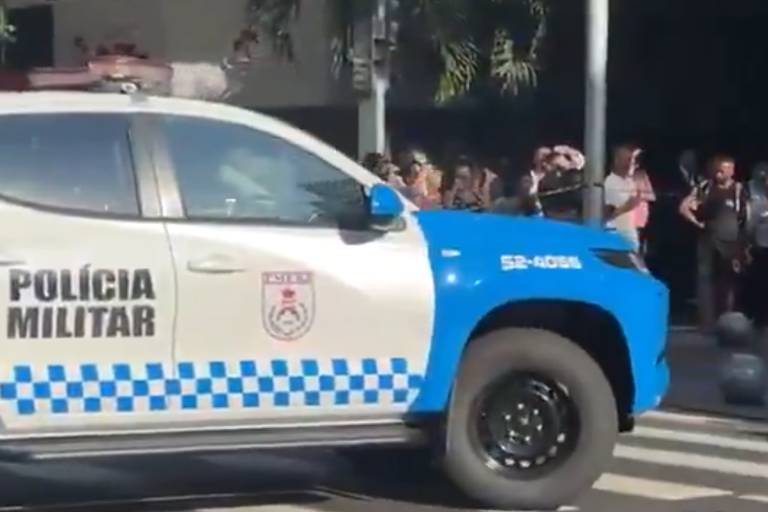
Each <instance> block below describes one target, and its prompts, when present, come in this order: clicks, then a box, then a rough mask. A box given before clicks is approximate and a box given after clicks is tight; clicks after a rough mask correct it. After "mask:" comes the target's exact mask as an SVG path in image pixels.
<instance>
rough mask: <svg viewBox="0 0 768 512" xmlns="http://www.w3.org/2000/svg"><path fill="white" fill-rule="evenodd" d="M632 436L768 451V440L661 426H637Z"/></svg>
mask: <svg viewBox="0 0 768 512" xmlns="http://www.w3.org/2000/svg"><path fill="white" fill-rule="evenodd" d="M631 437H639V438H645V439H661V440H667V441H677V442H681V443H690V444H700V445H706V446H717V447H720V448H732V449H734V450H745V451H750V452H757V453H768V442H765V441H753V440H750V439H737V438H735V437H729V436H720V435H714V434H699V433H694V432H683V431H677V430H665V429H660V428H650V427H635V430H634V432H632V434H631Z"/></svg>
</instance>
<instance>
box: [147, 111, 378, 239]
mask: <svg viewBox="0 0 768 512" xmlns="http://www.w3.org/2000/svg"><path fill="white" fill-rule="evenodd" d="M161 124H162V126H163V129H164V130H165V133H166V136H167V139H168V143H169V151H170V155H171V159H172V161H173V164H174V168H175V170H176V177H177V180H178V183H179V188H180V193H181V197H182V201H183V204H184V209H185V214H186V217H187V218H188V219H190V220H213V221H226V220H237V221H254V222H264V223H274V224H288V225H300V226H301V225H305V226H326V227H332V226H333V227H335V226H342V225H343V226H344V227H351V226H354V225H357V224H358V223H359V222H361V221H362V220H363V219H364V216H365V211H366V209H365V200H364V197H365V196H364V193H363V188H362V186H361V185H360V184H359V183H358V182H357V181H356V180H355V179H353V178H351V177H350V176H348V175H346V174H345V173H344V172H342V171H341V170H339V169H336V168H335V167H333V166H331V165H330V164H328V163H326V162H325V161H324V160H321V159H320V158H319V157H316V156H314V155H312V154H310V153H308V152H306V151H305V150H303V149H301V148H299V147H297V146H295V145H293V144H290V143H289V142H287V141H284V140H282V139H279V138H277V137H273V136H271V135H268V134H266V133H262V132H259V131H256V130H253V129H251V128H248V127H246V126H241V125H237V124H230V123H225V122H220V121H212V120H206V119H196V118H190V117H183V116H166V117H163V118H162V122H161Z"/></svg>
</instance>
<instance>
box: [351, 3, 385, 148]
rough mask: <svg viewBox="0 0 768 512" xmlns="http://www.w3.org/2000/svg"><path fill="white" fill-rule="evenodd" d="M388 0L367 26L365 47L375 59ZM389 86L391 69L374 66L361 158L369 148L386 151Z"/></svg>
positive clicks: (362, 107) (362, 106)
mask: <svg viewBox="0 0 768 512" xmlns="http://www.w3.org/2000/svg"><path fill="white" fill-rule="evenodd" d="M387 4H388V0H377V1H376V4H375V7H374V10H373V12H372V13H371V19H370V23H366V24H365V25H364V26H365V28H366V29H367V33H366V34H365V36H363V37H365V39H366V41H365V43H363V47H365V46H367V48H365V51H366V52H367V56H368V57H369V58H371V59H372V52H373V51H374V48H373V42H372V38H373V35H374V33H375V32H376V30H377V28H376V27H383V26H384V25H385V23H386V20H387ZM388 89H389V76H388V72H387V71H385V72H384V73H381V72H377V70H376V69H375V68H374V66H372V69H371V94H370V96H369V97H367V98H365V99H363V100H361V101H360V103H359V106H358V153H359V156H360V158H362V157H363V156H365V155H366V154H367V153H369V152H373V153H381V154H384V153H385V152H386V149H387V148H386V97H387V90H388Z"/></svg>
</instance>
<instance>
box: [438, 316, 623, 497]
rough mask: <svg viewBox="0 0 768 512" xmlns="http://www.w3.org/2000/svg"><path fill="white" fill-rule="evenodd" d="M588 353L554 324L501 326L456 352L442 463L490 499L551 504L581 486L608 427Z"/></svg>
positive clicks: (613, 435) (601, 453) (594, 467)
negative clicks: (544, 327)
mask: <svg viewBox="0 0 768 512" xmlns="http://www.w3.org/2000/svg"><path fill="white" fill-rule="evenodd" d="M615 404H616V403H615V400H614V395H613V392H612V390H611V386H610V384H609V383H608V381H607V379H606V377H605V375H604V374H603V372H602V370H601V369H600V367H599V366H598V365H597V363H596V362H595V361H594V360H593V359H592V358H591V357H590V356H589V355H588V354H587V353H586V352H585V351H584V350H582V349H581V348H580V347H578V346H577V345H576V344H574V343H573V342H571V341H569V340H567V339H565V338H563V337H562V336H559V335H557V334H554V333H551V332H547V331H541V330H534V329H504V330H500V331H495V332H492V333H490V334H488V335H485V336H483V337H482V338H480V339H476V340H474V341H473V342H472V344H471V345H470V346H469V348H468V349H467V351H466V353H465V355H464V359H463V360H462V363H461V366H460V369H459V374H458V378H457V381H456V386H455V389H454V393H453V396H452V398H451V404H450V408H449V411H448V415H447V421H446V433H445V435H446V439H445V442H446V444H445V458H444V465H445V469H446V472H447V474H448V476H449V477H450V478H451V479H452V480H453V482H454V483H455V484H456V485H457V486H458V487H459V488H460V489H462V490H463V492H465V493H466V494H468V495H469V496H471V497H472V498H475V499H477V500H478V501H480V502H482V503H484V504H486V505H487V506H490V507H493V508H501V509H504V508H513V509H534V510H554V509H557V508H558V507H559V506H562V505H567V504H570V503H569V502H571V501H572V500H573V499H574V498H576V497H577V496H578V494H579V493H581V492H583V491H585V490H587V489H589V488H590V487H591V486H592V484H594V482H595V481H596V480H597V478H598V477H599V476H600V474H601V473H602V472H603V470H604V468H605V467H606V466H607V464H608V462H609V461H610V460H611V457H612V452H613V447H614V445H615V443H616V439H617V436H618V430H619V426H618V414H617V411H616V405H615Z"/></svg>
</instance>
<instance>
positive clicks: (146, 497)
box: [0, 413, 768, 512]
mask: <svg viewBox="0 0 768 512" xmlns="http://www.w3.org/2000/svg"><path fill="white" fill-rule="evenodd" d="M615 455H616V457H615V459H614V461H613V464H612V465H611V467H610V468H609V471H608V473H607V474H606V475H605V476H604V477H603V478H602V479H601V480H600V481H599V482H598V483H597V484H596V486H595V489H593V490H592V491H590V492H588V493H586V494H585V495H584V496H583V497H582V498H581V499H580V500H579V501H578V502H577V503H574V504H573V506H572V507H567V508H565V509H564V510H572V511H577V510H578V511H587V512H590V511H595V512H603V511H605V512H613V511H617V510H621V512H649V511H659V512H665V511H674V512H682V511H685V512H726V511H727V512H758V511H760V512H764V511H765V510H766V509H768V424H766V423H764V422H752V423H750V422H745V421H738V420H718V419H715V418H712V417H703V416H693V415H682V414H675V413H654V414H652V415H651V416H648V417H646V418H644V419H643V420H642V421H641V422H640V426H639V428H638V430H637V433H636V434H634V435H632V436H627V437H624V438H622V440H621V442H620V445H619V446H618V447H617V450H616V454H615ZM0 471H1V472H2V486H1V487H0V489H2V500H1V501H2V504H3V506H2V507H0V511H3V510H40V511H42V510H75V511H99V512H112V511H126V512H127V511H197V512H202V511H206V512H207V511H237V512H252V511H253V512H256V511H258V512H312V511H316V512H320V511H329V512H330V511H334V512H347V511H349V512H357V511H365V512H378V511H381V512H390V511H391V512H399V511H422V510H424V511H426V510H430V511H449V510H472V509H473V507H472V505H471V504H470V503H468V502H466V501H465V500H464V499H463V498H462V497H461V496H459V495H457V494H456V493H455V492H454V491H453V490H452V489H451V488H450V486H449V485H448V484H446V483H445V481H443V480H442V479H441V478H440V477H439V476H437V475H435V474H430V473H427V472H423V471H422V470H421V468H417V467H412V466H410V465H407V464H404V463H403V462H402V461H397V460H393V459H391V458H389V459H387V458H380V457H372V458H371V462H370V463H369V464H368V465H366V467H364V468H362V469H361V468H360V467H359V466H356V465H353V464H351V463H350V462H349V461H348V460H347V459H345V458H343V457H340V456H339V455H338V454H337V453H336V452H332V451H310V452H306V451H287V452H270V453H266V454H260V455H253V454H231V455H225V456H221V455H220V456H206V457H191V456H189V457H187V456H185V457H178V456H177V457H144V458H130V459H113V460H98V461H91V462H45V463H37V464H32V465H10V464H5V465H2V466H0Z"/></svg>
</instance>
